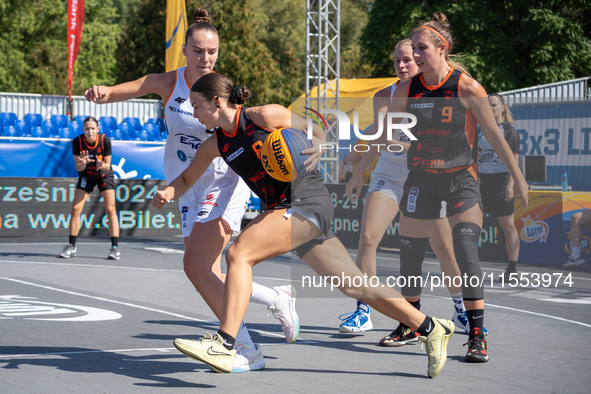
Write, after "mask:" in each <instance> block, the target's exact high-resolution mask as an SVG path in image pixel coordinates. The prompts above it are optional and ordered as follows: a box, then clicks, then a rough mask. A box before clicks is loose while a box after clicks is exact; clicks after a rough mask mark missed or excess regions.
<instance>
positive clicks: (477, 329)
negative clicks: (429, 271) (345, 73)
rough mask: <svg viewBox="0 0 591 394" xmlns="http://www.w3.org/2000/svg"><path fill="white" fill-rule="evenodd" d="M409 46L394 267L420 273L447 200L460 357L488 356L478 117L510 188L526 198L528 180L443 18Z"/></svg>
mask: <svg viewBox="0 0 591 394" xmlns="http://www.w3.org/2000/svg"><path fill="white" fill-rule="evenodd" d="M412 46H413V56H414V59H415V62H416V64H417V66H418V67H419V70H420V73H419V74H418V75H417V76H415V77H413V78H412V79H410V80H408V81H405V82H403V83H401V84H400V85H399V86H398V88H397V89H396V91H395V92H394V98H393V101H392V104H391V105H390V107H389V109H388V112H398V113H401V112H406V113H407V114H409V115H408V117H409V118H410V119H411V123H412V126H411V127H412V128H411V132H412V133H410V132H409V134H412V138H411V140H412V141H411V143H410V144H407V145H406V148H405V149H407V154H408V157H407V166H408V169H409V170H410V171H409V175H408V179H407V181H406V183H405V185H404V194H403V197H402V200H401V204H400V208H401V210H402V214H401V217H400V234H401V250H400V265H401V268H400V270H401V272H403V271H404V272H405V273H406V274H407V275H414V274H415V273H416V272H420V270H421V264H422V262H423V259H424V256H425V252H426V249H427V243H428V241H429V237H430V236H431V234H432V233H433V228H434V227H435V223H436V222H437V220H438V219H439V214H440V212H439V210H440V205H441V202H442V201H445V202H446V203H447V216H448V218H449V222H450V225H451V227H452V234H453V247H454V252H455V255H456V260H457V262H458V266H459V268H460V271H461V272H462V279H463V280H462V294H463V298H464V303H465V305H466V311H467V315H468V321H469V325H470V334H469V335H470V339H469V341H468V343H467V345H469V346H468V351H467V353H466V357H465V360H466V361H468V362H486V361H488V352H487V343H486V340H485V339H484V332H483V328H484V326H483V324H484V289H483V280H482V279H483V275H482V271H481V269H480V263H479V261H478V240H479V237H480V230H481V226H482V208H481V207H482V201H481V197H480V191H479V187H478V180H477V175H476V160H477V157H476V154H477V152H476V140H477V138H476V122H478V124H480V126H481V128H482V131H483V133H484V135H485V136H486V139H487V141H488V142H489V143H490V144H491V146H492V147H493V148H494V149H495V151H496V152H497V154H498V155H499V157H500V158H501V160H503V162H504V163H505V165H506V166H507V168H508V170H509V172H510V173H511V176H512V177H513V179H514V180H515V187H514V189H515V194H516V195H517V196H520V197H521V198H523V200H524V203H525V205H527V183H526V182H525V180H524V179H523V176H522V175H521V172H520V171H519V168H518V166H517V162H516V161H515V160H514V158H513V154H512V152H511V149H510V148H509V146H508V145H507V142H506V141H505V139H504V138H503V136H502V135H501V134H500V132H499V129H498V127H497V124H496V122H495V118H494V115H493V113H492V110H491V108H490V105H489V103H488V99H487V94H486V91H485V90H484V89H483V88H482V86H481V85H480V84H479V83H478V82H477V81H476V80H474V79H472V78H471V77H470V76H469V75H468V74H467V73H466V71H465V70H464V69H463V67H462V66H461V65H460V64H458V63H455V62H453V61H451V60H450V58H449V56H450V52H451V49H452V46H453V40H452V36H451V34H450V31H449V22H448V20H447V17H446V16H445V15H444V14H443V13H441V12H437V13H435V14H434V17H433V19H432V20H431V21H429V22H426V23H422V24H421V25H419V26H418V27H417V28H415V29H414V30H413V32H412ZM414 121H416V123H414ZM393 123H397V122H396V120H394V121H393ZM398 123H400V122H398ZM386 138H387V137H386V136H384V137H383V138H382V140H383V141H384V140H386ZM411 290H412V289H411ZM405 291H406V290H405V289H402V292H403V294H404V293H405Z"/></svg>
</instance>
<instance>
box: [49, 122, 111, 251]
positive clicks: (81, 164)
mask: <svg viewBox="0 0 591 394" xmlns="http://www.w3.org/2000/svg"><path fill="white" fill-rule="evenodd" d="M82 131H83V132H84V134H80V135H79V136H78V137H76V138H74V139H73V140H72V153H73V154H74V164H75V165H76V171H78V176H79V178H78V183H77V184H76V192H75V194H74V202H73V204H72V213H71V217H70V242H69V243H68V245H67V246H66V247H65V248H64V250H63V251H62V252H61V253H60V254H59V257H62V258H65V259H69V258H70V257H73V256H76V238H77V237H78V232H79V231H80V213H81V212H82V208H84V203H85V202H86V199H87V198H88V195H89V194H90V193H92V191H93V190H94V187H95V186H98V189H99V190H100V192H101V196H102V197H103V202H104V204H105V211H106V213H107V217H108V218H109V235H110V236H111V244H112V246H111V250H110V251H109V255H108V256H107V258H109V259H112V260H119V259H120V258H121V253H120V252H119V248H118V246H119V221H118V218H117V210H116V209H115V175H114V174H113V170H112V168H111V155H112V153H111V140H110V139H109V137H107V136H106V135H104V134H102V133H100V132H99V131H100V130H99V127H98V121H97V120H96V119H95V118H93V117H88V118H86V119H85V120H84V123H83V127H82Z"/></svg>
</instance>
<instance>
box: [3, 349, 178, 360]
mask: <svg viewBox="0 0 591 394" xmlns="http://www.w3.org/2000/svg"><path fill="white" fill-rule="evenodd" d="M171 350H176V348H173V347H171V348H146V349H117V350H81V351H78V352H55V353H36V354H7V355H2V356H0V358H13V357H38V356H67V355H69V354H87V353H125V352H149V351H158V352H169V351H171Z"/></svg>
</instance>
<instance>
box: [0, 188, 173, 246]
mask: <svg viewBox="0 0 591 394" xmlns="http://www.w3.org/2000/svg"><path fill="white" fill-rule="evenodd" d="M77 181H78V178H0V204H1V205H0V206H1V207H2V209H1V210H0V237H26V236H64V237H67V236H68V228H69V224H70V220H71V215H70V212H71V209H72V201H73V199H74V193H75V191H76V183H77ZM165 187H166V181H160V180H149V179H146V180H143V179H127V180H115V199H116V208H117V213H118V216H119V227H120V230H121V235H124V236H129V235H134V236H142V235H145V236H150V235H162V234H163V232H165V233H166V234H169V235H173V234H180V226H181V224H180V223H181V221H180V213H179V210H178V204H177V203H176V202H175V203H174V204H166V206H165V207H163V208H162V209H161V210H156V209H155V208H153V207H152V198H153V197H154V194H156V191H157V190H158V188H160V189H163V188H165ZM80 225H81V228H80V233H79V235H82V236H88V235H101V236H108V235H109V230H108V225H109V223H108V219H107V215H106V214H105V209H104V204H103V201H102V198H101V196H100V193H99V191H98V190H97V189H96V188H95V190H94V192H93V193H91V194H90V197H89V199H88V200H87V201H86V203H85V204H84V209H83V210H82V214H81V216H80Z"/></svg>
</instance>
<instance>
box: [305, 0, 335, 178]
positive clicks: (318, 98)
mask: <svg viewBox="0 0 591 394" xmlns="http://www.w3.org/2000/svg"><path fill="white" fill-rule="evenodd" d="M340 9H341V1H340V0H306V98H305V105H306V107H308V108H312V109H314V110H316V111H318V112H320V113H322V110H325V109H339V77H340V50H341V48H340V46H341V38H340V37H341V36H340V29H341V22H340ZM323 116H325V117H326V115H323ZM331 116H332V115H331ZM328 123H329V125H330V127H329V129H328V130H325V132H326V140H327V143H330V144H335V145H338V130H337V122H334V121H333V122H330V121H329V122H328ZM319 169H320V171H321V172H322V174H323V177H324V182H327V183H338V180H339V165H338V151H337V149H336V146H335V149H327V150H325V154H324V155H323V156H322V158H321V159H320V164H319Z"/></svg>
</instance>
